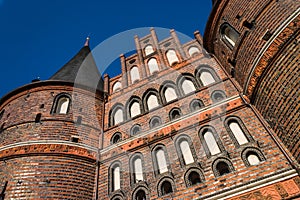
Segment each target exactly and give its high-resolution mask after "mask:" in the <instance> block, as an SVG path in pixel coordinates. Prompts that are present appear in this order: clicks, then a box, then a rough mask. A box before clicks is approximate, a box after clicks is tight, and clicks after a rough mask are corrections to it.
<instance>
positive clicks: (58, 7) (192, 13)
mask: <svg viewBox="0 0 300 200" xmlns="http://www.w3.org/2000/svg"><path fill="white" fill-rule="evenodd" d="M211 7H212V1H211V0H191V1H182V0H180V1H179V0H174V1H162V0H160V1H158V0H151V1H135V0H133V1H100V0H86V1H83V0H0V20H1V29H0V30H1V31H0V44H1V48H0V66H1V78H0V97H1V96H3V95H5V94H6V93H8V92H10V91H12V90H13V89H16V88H17V87H20V86H22V85H24V84H27V83H30V82H31V80H32V79H34V78H36V77H40V78H41V80H47V79H48V78H49V77H50V76H52V75H53V74H54V73H55V72H56V71H57V70H59V69H60V67H61V66H63V65H64V64H65V63H66V62H67V61H68V60H69V59H70V58H71V57H73V56H74V55H75V54H76V53H77V52H78V51H79V49H80V48H81V47H82V46H83V44H84V41H85V38H86V37H87V35H90V37H91V41H90V47H91V49H93V48H94V47H96V46H97V45H98V44H99V43H101V42H102V41H104V40H106V39H107V38H110V37H111V36H113V35H115V34H118V33H120V32H123V31H126V30H129V29H134V28H140V27H163V28H168V29H175V30H176V31H178V32H181V33H183V34H186V35H188V36H190V37H193V32H194V31H195V30H200V32H201V33H202V34H203V32H204V28H205V25H206V22H207V19H208V15H209V13H210V10H211ZM143 36H144V35H139V37H143ZM159 37H162V36H160V35H159ZM160 39H163V38H160ZM131 42H132V44H134V39H133V38H132V40H131ZM112 48H113V47H112ZM114 65H117V66H114V67H113V68H110V71H108V72H109V73H111V74H118V72H119V68H120V66H119V65H118V62H115V63H114Z"/></svg>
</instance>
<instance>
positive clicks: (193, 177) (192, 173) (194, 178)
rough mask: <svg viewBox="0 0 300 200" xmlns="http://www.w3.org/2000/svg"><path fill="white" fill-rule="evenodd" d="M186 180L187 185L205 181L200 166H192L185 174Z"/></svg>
mask: <svg viewBox="0 0 300 200" xmlns="http://www.w3.org/2000/svg"><path fill="white" fill-rule="evenodd" d="M184 180H185V183H186V186H187V187H190V186H194V185H197V184H199V183H202V182H203V181H204V176H203V173H202V172H201V170H200V169H198V168H195V167H193V168H190V169H189V170H187V172H186V173H185V175H184Z"/></svg>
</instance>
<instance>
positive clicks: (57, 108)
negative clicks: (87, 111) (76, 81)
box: [51, 93, 71, 114]
mask: <svg viewBox="0 0 300 200" xmlns="http://www.w3.org/2000/svg"><path fill="white" fill-rule="evenodd" d="M70 104H71V97H70V95H69V94H66V93H62V94H58V95H57V96H56V97H55V99H54V103H53V107H52V112H51V113H57V114H67V113H68V112H69V110H70Z"/></svg>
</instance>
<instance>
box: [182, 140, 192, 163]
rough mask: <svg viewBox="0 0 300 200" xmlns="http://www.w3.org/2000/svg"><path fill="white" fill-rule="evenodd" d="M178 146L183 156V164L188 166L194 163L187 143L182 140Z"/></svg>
mask: <svg viewBox="0 0 300 200" xmlns="http://www.w3.org/2000/svg"><path fill="white" fill-rule="evenodd" d="M179 146H180V151H181V153H182V156H183V160H184V163H185V164H186V165H188V164H191V163H193V162H195V161H194V158H193V154H192V151H191V149H190V145H189V143H188V142H187V141H186V140H182V141H180V143H179Z"/></svg>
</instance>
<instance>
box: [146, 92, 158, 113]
mask: <svg viewBox="0 0 300 200" xmlns="http://www.w3.org/2000/svg"><path fill="white" fill-rule="evenodd" d="M158 106H159V103H158V99H157V96H156V95H154V94H151V95H149V97H148V98H147V107H148V110H149V111H150V110H152V109H154V108H157V107H158Z"/></svg>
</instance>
